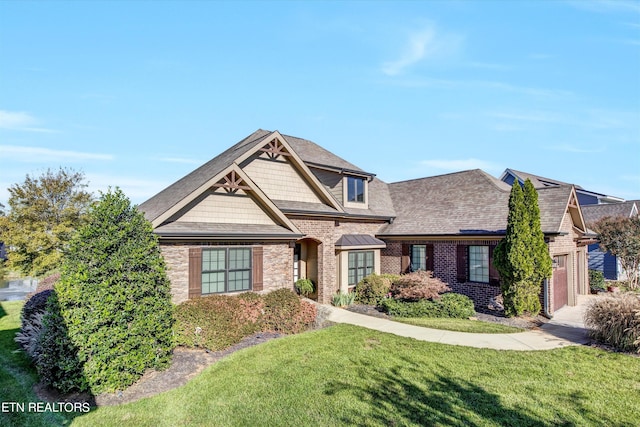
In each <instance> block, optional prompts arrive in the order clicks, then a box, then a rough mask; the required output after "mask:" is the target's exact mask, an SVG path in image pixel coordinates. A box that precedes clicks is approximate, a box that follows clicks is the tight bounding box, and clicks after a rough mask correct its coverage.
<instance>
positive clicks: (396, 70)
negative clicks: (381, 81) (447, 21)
mask: <svg viewBox="0 0 640 427" xmlns="http://www.w3.org/2000/svg"><path fill="white" fill-rule="evenodd" d="M461 43H462V37H461V36H459V35H454V34H442V33H438V32H437V31H436V29H435V28H434V27H433V26H428V27H427V28H424V29H422V30H420V31H416V32H413V33H411V34H410V35H409V38H408V40H407V41H406V44H405V46H404V47H403V49H402V52H401V53H400V55H399V58H398V59H396V60H394V61H388V62H385V63H384V64H382V72H383V73H384V74H386V75H388V76H396V75H398V74H402V73H403V72H404V71H405V70H406V69H407V68H409V67H411V66H412V65H415V64H417V63H419V62H421V61H423V60H425V59H428V58H433V57H435V56H440V55H449V54H451V53H454V52H456V51H457V50H458V49H459V47H460V45H461Z"/></svg>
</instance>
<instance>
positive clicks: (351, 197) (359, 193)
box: [347, 176, 366, 203]
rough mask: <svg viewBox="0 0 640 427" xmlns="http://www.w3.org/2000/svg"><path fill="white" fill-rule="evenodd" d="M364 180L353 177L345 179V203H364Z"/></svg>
mask: <svg viewBox="0 0 640 427" xmlns="http://www.w3.org/2000/svg"><path fill="white" fill-rule="evenodd" d="M364 193H365V179H364V178H359V177H355V176H348V177H347V202H350V203H365V202H366V199H365V194H364Z"/></svg>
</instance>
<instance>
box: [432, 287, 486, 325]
mask: <svg viewBox="0 0 640 427" xmlns="http://www.w3.org/2000/svg"><path fill="white" fill-rule="evenodd" d="M436 302H437V303H438V304H440V306H441V312H442V317H453V318H457V319H468V318H469V317H472V316H475V314H476V310H475V307H474V305H473V301H472V300H471V298H469V297H468V296H466V295H462V294H456V293H455V292H449V293H446V294H444V295H442V296H441V297H440V299H439V300H438V301H436Z"/></svg>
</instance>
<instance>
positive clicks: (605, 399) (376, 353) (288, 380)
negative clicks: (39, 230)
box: [73, 325, 640, 426]
mask: <svg viewBox="0 0 640 427" xmlns="http://www.w3.org/2000/svg"><path fill="white" fill-rule="evenodd" d="M638 407H640V359H638V358H634V357H630V356H627V355H622V354H616V353H607V352H605V351H602V350H598V349H593V348H588V347H568V348H563V349H558V350H552V351H539V352H515V351H496V350H479V349H472V348H466V347H456V346H448V345H443V344H436V343H427V342H420V341H416V340H412V339H407V338H401V337H397V336H394V335H390V334H385V333H381V332H376V331H371V330H368V329H364V328H358V327H355V326H350V325H337V326H334V327H331V328H327V329H324V330H320V331H315V332H310V333H306V334H302V335H297V336H290V337H286V338H282V339H278V340H274V341H270V342H268V343H266V344H263V345H260V346H258V347H253V348H249V349H245V350H243V351H240V352H237V353H235V354H233V355H231V356H230V357H228V358H226V359H223V360H222V361H220V362H219V363H217V364H215V365H213V366H211V367H210V368H208V369H207V370H205V371H204V372H203V373H202V374H201V375H200V376H198V377H197V378H195V379H194V380H192V381H191V382H189V383H188V384H187V385H185V386H184V387H181V388H179V389H176V390H172V391H169V392H166V393H163V394H160V395H158V396H155V397H153V398H149V399H144V400H141V401H138V402H134V403H131V404H126V405H122V406H118V407H103V408H99V409H97V410H96V411H94V412H92V413H89V414H86V415H83V416H79V417H78V418H76V419H75V420H74V422H73V425H74V426H85V425H87V426H95V425H100V426H122V425H136V426H174V425H197V426H207V425H216V426H247V425H261V426H280V425H290V426H307V425H319V426H335V425H371V426H373V425H381V426H382V425H459V426H467V425H475V426H505V425H512V426H540V425H542V426H545V425H548V426H551V425H580V426H584V425H587V426H588V425H616V426H626V425H629V426H635V425H637V422H638V419H637V408H638Z"/></svg>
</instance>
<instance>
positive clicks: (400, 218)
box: [378, 169, 572, 237]
mask: <svg viewBox="0 0 640 427" xmlns="http://www.w3.org/2000/svg"><path fill="white" fill-rule="evenodd" d="M389 189H390V192H391V198H392V200H393V203H394V206H395V209H396V213H397V217H396V219H395V220H394V222H393V223H392V224H389V225H387V226H386V227H385V228H384V229H383V230H382V231H381V232H380V233H378V235H379V236H381V237H384V236H402V235H406V236H411V235H413V236H416V235H419V236H459V235H496V234H498V235H499V234H504V232H505V230H506V227H507V216H508V211H509V194H510V192H511V187H510V186H509V185H507V184H506V183H504V182H502V181H500V180H498V179H496V178H494V177H492V176H491V175H489V174H487V173H485V172H483V171H481V170H480V169H475V170H470V171H464V172H457V173H452V174H446V175H439V176H434V177H429V178H422V179H416V180H411V181H403V182H396V183H391V184H389ZM571 190H572V187H571V186H561V187H549V188H545V189H541V190H539V191H538V204H539V206H540V216H541V225H542V230H543V231H544V232H545V233H557V232H559V231H560V225H561V224H562V218H563V216H564V213H565V211H566V208H567V204H568V201H569V196H570V194H571Z"/></svg>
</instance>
